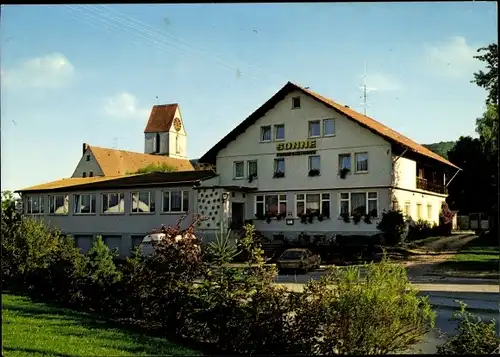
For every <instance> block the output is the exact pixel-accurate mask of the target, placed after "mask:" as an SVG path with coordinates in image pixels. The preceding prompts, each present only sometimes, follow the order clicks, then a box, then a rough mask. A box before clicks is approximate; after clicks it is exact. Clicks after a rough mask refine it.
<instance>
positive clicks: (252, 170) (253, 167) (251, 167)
mask: <svg viewBox="0 0 500 357" xmlns="http://www.w3.org/2000/svg"><path fill="white" fill-rule="evenodd" d="M248 177H252V178H256V177H257V160H252V161H248Z"/></svg>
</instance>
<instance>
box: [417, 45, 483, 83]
mask: <svg viewBox="0 0 500 357" xmlns="http://www.w3.org/2000/svg"><path fill="white" fill-rule="evenodd" d="M426 55H427V56H426V61H427V62H428V64H429V67H430V68H431V69H432V70H433V71H434V72H435V73H436V74H439V75H443V76H447V77H455V78H457V77H472V73H473V72H475V71H477V70H478V69H479V68H480V67H481V63H480V62H479V61H478V60H477V59H475V58H474V56H475V55H477V48H476V47H475V46H471V45H469V44H468V43H467V41H466V39H465V38H464V37H461V36H454V37H451V38H449V39H448V40H447V41H444V42H440V43H436V44H434V45H427V46H426Z"/></svg>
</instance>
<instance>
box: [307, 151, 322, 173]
mask: <svg viewBox="0 0 500 357" xmlns="http://www.w3.org/2000/svg"><path fill="white" fill-rule="evenodd" d="M312 170H316V171H317V173H316V174H317V175H319V173H320V170H321V161H320V157H319V155H317V156H309V174H311V171H312Z"/></svg>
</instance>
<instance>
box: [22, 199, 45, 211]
mask: <svg viewBox="0 0 500 357" xmlns="http://www.w3.org/2000/svg"><path fill="white" fill-rule="evenodd" d="M43 205H44V200H43V196H28V197H27V199H26V213H27V214H43V210H44V209H43Z"/></svg>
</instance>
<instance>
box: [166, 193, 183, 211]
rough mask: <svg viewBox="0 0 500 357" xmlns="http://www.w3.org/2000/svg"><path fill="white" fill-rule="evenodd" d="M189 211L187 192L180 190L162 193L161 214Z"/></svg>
mask: <svg viewBox="0 0 500 357" xmlns="http://www.w3.org/2000/svg"><path fill="white" fill-rule="evenodd" d="M188 210H189V192H188V191H182V190H172V191H163V212H165V213H177V212H187V211H188Z"/></svg>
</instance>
